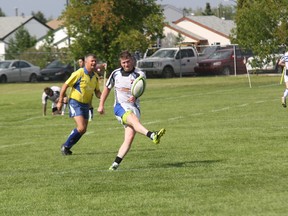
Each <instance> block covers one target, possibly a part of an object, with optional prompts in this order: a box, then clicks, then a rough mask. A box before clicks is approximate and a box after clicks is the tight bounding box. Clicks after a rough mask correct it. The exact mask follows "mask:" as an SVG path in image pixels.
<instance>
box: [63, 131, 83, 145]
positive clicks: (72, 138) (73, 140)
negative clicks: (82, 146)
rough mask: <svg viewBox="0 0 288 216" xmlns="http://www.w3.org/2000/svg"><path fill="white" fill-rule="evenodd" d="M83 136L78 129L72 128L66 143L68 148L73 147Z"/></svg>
mask: <svg viewBox="0 0 288 216" xmlns="http://www.w3.org/2000/svg"><path fill="white" fill-rule="evenodd" d="M81 137H82V134H80V133H79V132H78V130H77V129H76V128H75V129H74V130H72V132H71V134H70V135H69V137H68V139H67V140H66V142H65V143H64V146H65V147H66V148H68V149H70V148H72V146H73V145H75V144H76V143H77V142H78V140H79V139H80V138H81Z"/></svg>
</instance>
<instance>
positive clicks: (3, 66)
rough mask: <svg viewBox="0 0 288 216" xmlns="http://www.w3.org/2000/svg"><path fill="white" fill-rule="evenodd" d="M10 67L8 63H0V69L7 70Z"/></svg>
mask: <svg viewBox="0 0 288 216" xmlns="http://www.w3.org/2000/svg"><path fill="white" fill-rule="evenodd" d="M9 65H10V62H5V61H4V62H0V68H2V69H4V68H8V67H9Z"/></svg>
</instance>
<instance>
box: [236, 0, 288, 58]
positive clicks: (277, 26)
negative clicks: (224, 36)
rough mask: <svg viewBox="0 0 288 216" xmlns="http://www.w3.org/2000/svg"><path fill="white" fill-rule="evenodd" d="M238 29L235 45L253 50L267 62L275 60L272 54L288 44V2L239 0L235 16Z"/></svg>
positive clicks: (282, 0)
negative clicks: (266, 59)
mask: <svg viewBox="0 0 288 216" xmlns="http://www.w3.org/2000/svg"><path fill="white" fill-rule="evenodd" d="M235 22H236V26H237V27H236V28H235V29H234V30H233V33H232V37H233V38H232V42H233V43H237V44H239V45H240V46H241V47H243V48H247V49H252V51H253V52H254V54H255V55H257V56H259V58H260V62H262V60H263V59H265V58H268V60H273V59H274V57H273V56H271V55H270V54H273V53H276V52H278V49H279V46H281V45H283V44H285V45H286V46H287V45H288V37H287V35H288V10H287V1H286V0H262V1H256V0H239V1H238V2H237V13H236V17H235Z"/></svg>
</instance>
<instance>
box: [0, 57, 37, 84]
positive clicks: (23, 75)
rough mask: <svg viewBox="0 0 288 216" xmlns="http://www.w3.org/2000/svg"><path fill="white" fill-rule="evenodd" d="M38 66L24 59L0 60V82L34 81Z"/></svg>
mask: <svg viewBox="0 0 288 216" xmlns="http://www.w3.org/2000/svg"><path fill="white" fill-rule="evenodd" d="M39 76H40V67H38V66H35V65H33V64H31V63H30V62H27V61H24V60H4V61H0V83H7V82H36V81H37V80H38V77H39Z"/></svg>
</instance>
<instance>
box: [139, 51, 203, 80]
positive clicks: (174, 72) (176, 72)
mask: <svg viewBox="0 0 288 216" xmlns="http://www.w3.org/2000/svg"><path fill="white" fill-rule="evenodd" d="M198 61H199V55H198V52H197V50H196V48H195V47H181V48H180V47H174V48H161V49H159V50H158V51H156V52H155V53H154V54H153V55H152V56H150V57H147V58H145V59H141V60H139V61H137V65H136V66H137V67H138V68H140V69H141V70H142V71H144V72H145V73H146V76H147V77H154V76H158V77H159V76H160V77H164V78H169V77H174V76H180V75H190V76H191V75H194V67H195V65H196V63H197V62H198Z"/></svg>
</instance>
